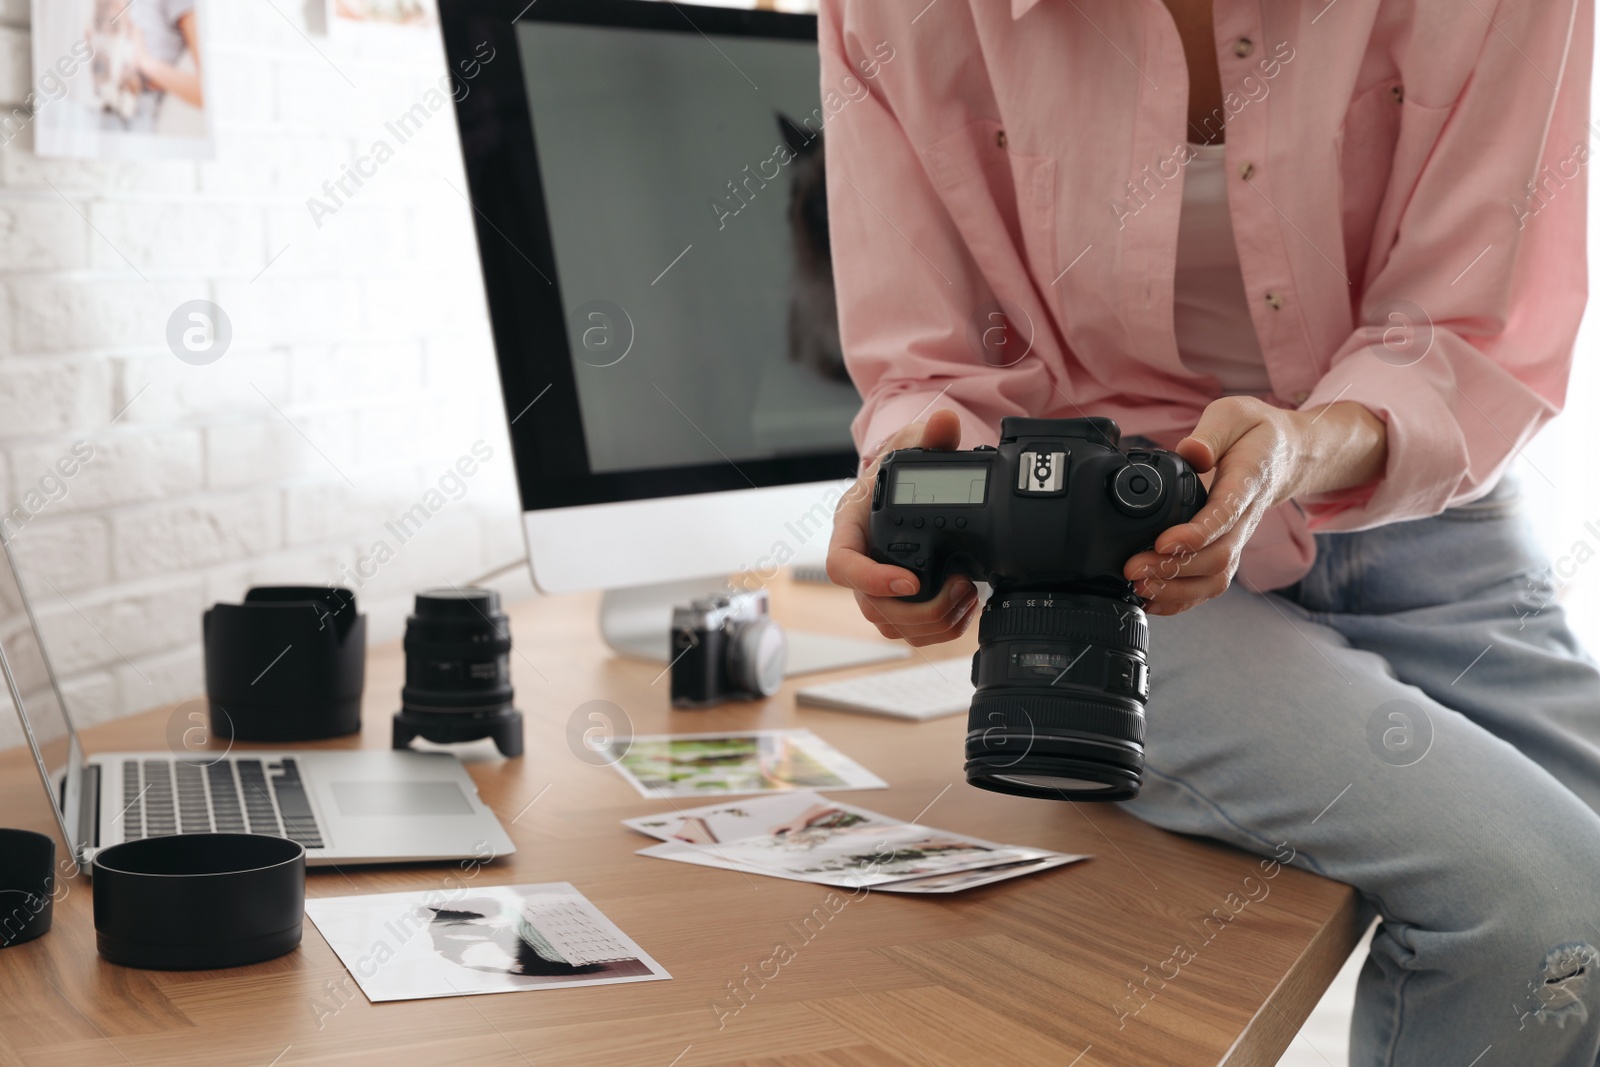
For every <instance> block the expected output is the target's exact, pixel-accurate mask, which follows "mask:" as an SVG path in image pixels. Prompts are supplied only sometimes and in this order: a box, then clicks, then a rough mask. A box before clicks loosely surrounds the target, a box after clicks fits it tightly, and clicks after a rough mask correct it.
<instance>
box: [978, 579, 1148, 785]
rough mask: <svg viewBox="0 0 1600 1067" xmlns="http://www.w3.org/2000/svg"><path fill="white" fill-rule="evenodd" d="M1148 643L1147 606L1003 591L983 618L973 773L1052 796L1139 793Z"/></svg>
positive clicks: (988, 781) (984, 782) (1089, 597)
mask: <svg viewBox="0 0 1600 1067" xmlns="http://www.w3.org/2000/svg"><path fill="white" fill-rule="evenodd" d="M1149 647H1150V635H1149V629H1148V627H1147V625H1146V622H1145V616H1144V611H1143V610H1142V609H1140V608H1139V607H1138V606H1137V605H1134V604H1130V603H1127V602H1125V601H1121V600H1117V599H1114V598H1111V597H1106V596H1094V595H1087V594H1072V593H1052V592H1043V591H1017V592H1007V593H1000V592H997V593H995V594H994V596H992V597H991V598H990V600H989V603H988V604H986V605H985V606H984V609H983V617H982V619H981V621H980V622H979V624H978V654H977V656H976V657H975V659H974V666H973V673H974V682H975V684H976V686H977V692H976V693H975V694H974V695H973V698H972V710H971V712H969V714H968V719H967V764H966V771H967V781H968V782H969V783H970V784H972V785H975V786H978V787H980V788H982V789H990V790H993V791H995V792H997V793H1011V794H1015V795H1017V796H1026V797H1037V798H1041V799H1046V800H1126V799H1128V798H1130V797H1134V796H1137V795H1138V793H1139V777H1140V773H1141V772H1142V771H1143V769H1144V704H1145V701H1146V700H1147V699H1148V698H1149V695H1150V682H1149V678H1150V675H1149V668H1148V666H1147V663H1146V659H1145V654H1146V652H1147V651H1148V649H1149Z"/></svg>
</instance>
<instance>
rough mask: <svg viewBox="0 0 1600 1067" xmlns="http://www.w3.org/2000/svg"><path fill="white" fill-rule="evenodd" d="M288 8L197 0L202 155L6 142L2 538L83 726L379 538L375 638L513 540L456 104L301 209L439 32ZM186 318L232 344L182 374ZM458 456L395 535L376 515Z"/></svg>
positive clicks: (500, 559)
mask: <svg viewBox="0 0 1600 1067" xmlns="http://www.w3.org/2000/svg"><path fill="white" fill-rule="evenodd" d="M307 6H308V5H303V4H282V3H280V4H276V5H269V4H258V3H233V2H225V3H218V2H213V3H211V4H210V6H209V15H210V23H209V38H210V39H209V40H208V41H207V45H208V48H209V52H210V54H209V55H208V57H207V62H208V66H209V68H210V71H211V73H212V83H211V91H212V94H211V99H210V101H209V107H210V108H211V111H212V115H213V121H214V122H215V124H216V133H217V145H218V151H217V157H216V159H215V160H209V161H204V162H199V163H193V162H174V161H161V162H149V163H116V162H97V161H68V160H51V159H39V158H37V157H36V156H34V155H33V153H32V134H31V131H28V132H25V133H24V134H23V135H22V136H21V137H19V138H18V139H17V140H16V141H14V142H13V143H11V144H10V145H6V146H3V147H0V502H4V504H5V507H6V510H7V512H11V510H12V509H13V508H14V507H16V506H18V505H19V504H20V503H21V502H22V501H23V500H24V499H25V494H28V493H29V492H30V491H33V492H34V494H35V495H34V496H33V497H31V498H29V499H31V501H32V502H33V503H34V504H38V503H40V502H42V503H43V506H42V507H36V508H30V509H29V510H32V511H34V512H35V513H34V514H33V516H32V517H31V518H27V520H26V524H25V525H24V526H22V528H21V532H20V533H19V534H18V536H17V537H16V540H15V545H16V550H17V553H18V556H19V558H20V559H21V560H22V565H23V568H24V571H25V576H26V577H27V578H28V579H29V580H30V582H31V585H32V587H33V592H34V594H35V596H36V598H37V599H38V600H39V601H40V609H41V615H42V617H43V621H44V625H45V628H46V637H47V640H48V641H50V643H51V648H52V652H53V654H54V656H55V658H56V662H57V665H58V668H59V669H60V670H61V672H62V673H63V683H64V686H65V689H66V691H67V694H68V699H69V700H70V702H71V704H72V707H73V710H74V711H75V712H77V713H78V715H79V717H80V718H82V719H83V720H84V721H86V722H98V721H101V720H103V719H107V718H111V717H114V716H116V715H121V714H127V713H130V712H133V711H136V710H140V709H142V708H147V707H151V706H153V705H156V704H159V703H162V702H166V701H170V700H177V699H181V698H184V697H187V696H193V695H196V694H198V693H199V692H200V691H201V689H202V679H201V658H200V646H199V636H200V614H201V612H202V611H203V610H204V608H205V607H206V606H207V605H209V604H211V603H213V602H215V601H217V600H222V599H230V600H231V599H237V598H238V597H239V596H240V595H242V594H243V592H244V590H245V589H246V588H247V587H248V586H250V585H252V584H263V583H285V582H297V583H298V582H305V583H317V584H327V583H329V582H332V581H335V580H337V578H338V576H339V574H340V572H341V568H344V569H345V573H349V574H354V573H356V572H355V568H356V566H357V563H358V561H359V560H360V559H361V558H362V557H363V556H367V555H369V554H370V553H371V551H372V548H373V544H374V542H375V541H377V540H379V539H382V540H385V541H386V542H388V544H389V545H390V547H392V548H395V549H397V555H396V557H395V558H394V559H393V560H391V561H390V562H388V563H387V564H385V565H384V566H382V567H381V568H379V569H378V571H377V573H376V574H375V575H374V576H373V577H372V578H371V579H370V580H368V581H364V584H363V586H362V588H361V589H359V590H358V597H359V598H360V600H361V602H362V604H363V607H364V609H365V610H366V611H367V612H368V614H369V616H370V621H369V633H370V635H371V637H372V639H373V640H375V641H382V640H387V639H390V638H392V637H395V636H397V635H398V634H399V632H400V629H401V626H402V625H403V620H404V616H405V613H406V611H407V610H408V608H409V603H410V596H411V594H412V593H414V592H415V591H416V590H418V589H421V588H424V587H426V586H429V585H436V584H440V583H441V582H443V581H446V580H449V581H454V582H462V581H465V580H467V579H470V578H472V577H474V576H475V575H477V574H480V573H482V572H484V571H486V570H489V569H490V568H491V567H493V566H495V565H498V564H500V563H504V562H508V561H510V560H512V559H514V558H516V556H517V555H518V554H520V552H521V550H522V547H521V536H520V533H519V532H518V525H517V515H516V513H517V504H516V499H515V492H514V489H513V482H512V474H511V455H510V447H509V445H508V443H507V441H506V437H505V429H504V418H503V415H502V413H501V410H500V406H499V404H500V402H499V395H498V392H497V389H496V385H495V377H494V368H493V356H492V351H491V348H490V344H489V338H488V325H487V320H486V314H485V311H484V307H483V297H482V291H481V287H480V282H479V277H478V268H477V257H476V253H475V251H474V246H473V239H472V230H471V215H470V209H469V208H468V206H467V204H466V203H465V202H464V201H463V200H462V199H461V196H460V195H459V194H458V193H457V192H456V191H455V190H457V189H459V190H465V188H466V182H465V179H464V178H463V176H462V174H461V168H460V162H459V154H458V151H457V148H456V140H455V125H454V116H453V114H452V113H451V112H450V110H449V109H445V110H443V111H440V112H437V113H433V114H431V115H430V116H429V118H428V119H427V121H426V122H425V123H424V124H423V128H422V130H421V131H420V132H419V133H418V134H417V135H416V136H415V137H413V138H412V139H411V140H409V141H407V143H406V144H404V145H402V146H400V148H399V149H398V151H397V153H396V155H395V158H394V159H393V160H391V161H390V162H388V163H386V164H384V165H383V166H382V167H381V168H380V169H379V171H378V174H377V175H376V176H375V177H373V178H370V179H368V180H367V181H366V184H365V185H364V186H363V187H362V188H361V189H360V190H359V192H358V193H357V195H356V196H354V197H353V198H350V199H349V200H348V201H347V202H346V204H345V205H344V206H343V207H342V208H341V209H340V210H339V211H338V212H337V213H336V214H334V215H332V216H330V217H325V218H323V219H322V225H321V226H320V227H318V226H316V225H315V224H314V222H313V220H312V218H311V215H310V213H309V212H308V211H307V208H306V200H307V198H308V197H311V196H313V195H319V196H320V195H322V184H323V182H325V181H327V180H329V179H331V178H336V177H337V176H338V175H339V174H340V172H341V167H342V166H343V165H346V164H350V163H353V162H354V161H355V159H356V158H357V157H358V156H360V155H362V154H364V153H365V152H367V151H368V150H369V148H370V146H371V144H372V142H373V141H374V139H376V138H377V137H379V136H380V135H383V124H384V122H386V121H387V120H389V119H391V118H393V117H395V116H397V115H399V114H401V113H403V112H405V111H406V110H408V109H409V108H411V107H412V105H413V104H415V103H417V102H418V101H419V100H420V99H421V97H422V93H423V92H424V90H425V89H427V88H428V87H429V86H431V85H434V84H436V82H437V80H438V78H439V76H440V75H441V74H442V73H443V69H444V68H443V62H442V59H441V57H440V53H439V46H438V40H437V34H436V31H435V32H416V33H409V34H408V33H395V32H383V31H378V32H374V33H370V34H363V33H361V32H360V31H355V32H348V33H338V34H336V35H334V36H333V37H328V36H325V35H321V34H319V33H318V32H317V29H318V27H312V26H307V25H306V24H305V23H304V21H302V20H303V19H304V11H303V9H304V8H305V7H307ZM27 8H28V4H27V2H26V0H0V103H7V104H14V103H16V102H17V101H19V100H20V97H21V95H22V94H23V93H24V92H26V89H27V86H28V83H29V77H30V76H29V63H28V49H29V37H28V26H27V19H28V13H27ZM275 9H276V10H275ZM284 16H288V18H290V19H294V20H296V25H297V26H298V28H299V29H300V30H301V31H304V32H305V33H306V34H307V35H308V36H309V37H310V40H311V42H313V43H314V46H315V47H314V48H313V44H308V42H307V40H306V39H305V38H303V37H302V36H301V35H300V34H299V33H297V32H296V31H295V28H294V27H291V26H290V25H288V24H287V23H286V22H285V21H284ZM318 50H320V51H321V52H322V53H323V55H319V54H318ZM324 56H325V57H326V58H324ZM346 79H348V80H346ZM352 83H353V87H352ZM7 111H9V107H8V108H7ZM452 186H454V188H452ZM269 262H270V266H269ZM196 298H204V299H209V300H213V301H215V302H217V303H218V304H219V305H221V307H222V308H223V309H224V311H225V312H226V313H227V314H228V316H229V318H230V320H231V322H232V325H233V340H232V343H231V346H230V348H229V351H228V352H227V354H226V355H225V356H223V358H222V359H221V360H219V361H218V362H216V363H213V364H211V365H208V366H203V367H196V366H191V365H189V364H186V363H183V362H180V361H179V360H178V359H176V358H175V357H174V356H173V355H172V354H171V353H170V351H168V349H167V346H166V340H165V336H166V324H167V319H168V317H169V315H170V314H171V313H172V311H173V309H174V308H175V307H177V306H178V305H179V304H181V303H184V302H186V301H189V300H192V299H196ZM119 413H120V414H119ZM479 440H482V441H484V442H486V443H487V444H488V445H489V447H490V448H492V449H493V458H492V459H491V460H490V461H489V462H487V463H485V464H483V465H482V468H481V470H480V471H479V472H478V473H477V474H476V475H474V476H473V477H472V478H471V479H470V480H468V487H467V491H466V493H465V494H464V495H463V496H462V497H461V499H459V500H452V501H450V502H449V503H448V504H447V505H446V506H445V507H444V508H443V509H442V510H441V511H440V512H438V513H437V514H435V515H433V516H432V517H431V518H430V519H429V520H428V521H427V523H425V524H424V526H423V528H422V530H421V531H420V532H419V533H418V534H417V535H416V536H415V537H413V538H411V539H410V540H408V541H406V542H405V543H404V544H400V543H399V542H398V539H397V538H396V537H394V535H393V534H391V533H390V532H389V531H388V530H386V528H385V525H384V524H385V523H386V522H389V521H391V520H393V519H395V518H396V517H397V516H399V515H401V514H402V513H404V512H405V511H406V510H407V509H408V508H410V507H412V506H413V505H414V504H415V503H416V502H417V501H418V499H419V498H420V497H421V495H422V494H423V492H424V491H425V490H427V489H428V488H429V487H431V486H433V485H435V484H436V482H437V480H438V478H439V476H440V475H441V474H442V473H443V472H444V471H445V470H447V469H448V468H450V467H451V466H452V465H453V464H454V463H455V461H456V459H457V457H459V456H461V455H463V454H467V453H468V452H469V450H470V449H471V447H472V445H473V443H474V442H475V441H479ZM80 441H81V442H84V445H83V446H80V448H84V447H86V448H89V449H92V450H93V458H92V459H90V460H88V461H87V462H85V463H82V464H81V465H80V466H79V469H77V471H76V473H75V474H74V475H73V476H72V477H70V478H59V476H58V475H55V474H52V472H55V471H57V466H56V465H57V462H58V461H59V460H60V459H61V458H62V457H63V456H70V455H71V454H72V450H73V447H74V444H75V443H76V442H80ZM58 478H59V480H58ZM41 479H45V480H46V481H45V483H44V488H43V489H41ZM45 490H48V492H46V491H45ZM397 695H398V694H397ZM16 741H17V737H16V734H15V731H14V727H13V724H12V723H11V722H10V721H9V720H5V719H0V747H4V746H6V745H10V744H14V743H16Z"/></svg>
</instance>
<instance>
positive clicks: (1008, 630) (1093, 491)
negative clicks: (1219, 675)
mask: <svg viewBox="0 0 1600 1067" xmlns="http://www.w3.org/2000/svg"><path fill="white" fill-rule="evenodd" d="M1120 437H1121V431H1120V430H1119V429H1118V428H1117V424H1116V423H1115V422H1113V421H1112V420H1110V419H1027V418H1008V419H1005V420H1003V421H1002V422H1001V424H1000V447H999V448H995V447H993V446H990V445H984V446H980V447H979V448H977V449H975V450H973V451H971V452H940V451H930V450H926V449H921V448H906V449H900V450H898V451H896V452H891V453H890V454H889V455H888V456H886V457H885V458H884V460H883V462H882V464H881V465H880V466H879V468H878V480H877V483H876V485H874V487H873V492H872V520H871V535H872V546H871V550H872V556H873V558H874V559H876V560H878V561H879V562H881V563H892V564H895V565H896V566H899V567H904V568H906V569H907V570H909V571H912V572H913V573H915V574H916V575H917V578H918V579H919V580H920V581H921V583H922V584H921V588H920V589H919V590H918V592H917V594H916V595H915V596H910V597H906V598H904V599H906V600H912V601H923V600H931V599H932V598H933V597H935V596H937V595H938V593H939V590H940V588H941V587H942V586H943V585H944V580H945V578H946V577H947V576H949V575H951V574H965V575H967V576H968V577H970V578H972V579H973V580H975V581H987V582H988V583H990V585H991V586H992V587H993V595H992V596H991V597H990V598H989V601H988V603H987V604H985V605H984V609H983V616H982V618H981V620H980V621H979V623H978V651H977V654H976V655H974V656H973V657H972V683H973V685H975V686H976V687H977V692H976V693H975V694H974V695H973V698H972V710H971V711H970V712H969V713H968V718H967V763H966V772H967V781H968V783H970V784H972V785H975V786H979V787H981V788H984V789H992V790H995V791H996V792H1000V793H1015V794H1018V795H1020V796H1030V797H1040V798H1043V799H1049V800H1126V799H1128V798H1129V797H1134V796H1137V795H1138V793H1139V779H1140V774H1141V772H1142V771H1143V769H1144V705H1145V701H1146V700H1147V699H1149V696H1150V673H1149V667H1148V664H1147V661H1146V653H1147V652H1148V650H1149V647H1150V633H1149V629H1148V627H1147V624H1146V622H1145V615H1144V609H1143V606H1142V603H1141V601H1140V600H1139V598H1138V596H1137V595H1135V594H1134V592H1133V587H1132V585H1131V584H1130V583H1129V582H1128V581H1126V580H1125V579H1124V578H1123V577H1122V568H1123V567H1124V565H1126V563H1127V562H1128V560H1129V558H1131V557H1132V556H1134V555H1136V554H1137V553H1139V552H1142V551H1144V550H1145V549H1148V548H1150V547H1151V545H1152V544H1154V542H1155V539H1156V536H1157V535H1158V534H1160V533H1161V531H1162V530H1165V529H1167V528H1168V527H1171V526H1176V525H1179V524H1180V523H1184V522H1187V521H1189V520H1190V519H1192V518H1194V516H1195V515H1196V514H1197V513H1198V512H1199V510H1200V508H1201V507H1202V506H1203V505H1204V504H1205V500H1206V492H1205V488H1204V487H1203V486H1202V485H1201V484H1200V479H1199V477H1198V476H1196V474H1195V472H1194V470H1193V469H1192V468H1191V467H1190V466H1189V464H1188V463H1186V462H1185V461H1184V460H1183V458H1182V457H1181V456H1179V455H1177V454H1176V453H1174V452H1167V451H1165V450H1162V449H1130V450H1128V451H1127V452H1123V451H1122V450H1121V449H1120V448H1119V447H1118V442H1119V439H1120Z"/></svg>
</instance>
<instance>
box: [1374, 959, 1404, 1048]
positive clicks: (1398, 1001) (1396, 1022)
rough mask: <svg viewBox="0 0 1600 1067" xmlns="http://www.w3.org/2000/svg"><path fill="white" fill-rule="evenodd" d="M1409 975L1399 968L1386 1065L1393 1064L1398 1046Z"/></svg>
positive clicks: (1395, 985) (1390, 1022)
mask: <svg viewBox="0 0 1600 1067" xmlns="http://www.w3.org/2000/svg"><path fill="white" fill-rule="evenodd" d="M1368 951H1369V952H1370V951H1371V950H1370V949H1369V950H1368ZM1411 975H1412V972H1411V971H1410V970H1409V969H1407V968H1401V970H1400V978H1399V980H1397V981H1396V982H1395V984H1394V1012H1393V1014H1392V1015H1391V1016H1390V1021H1389V1047H1388V1048H1386V1049H1384V1052H1383V1062H1384V1063H1385V1064H1386V1065H1387V1064H1392V1063H1394V1050H1395V1046H1397V1045H1399V1044H1400V1026H1401V1023H1402V1021H1403V1020H1404V1018H1405V999H1406V983H1407V982H1409V981H1410V980H1411Z"/></svg>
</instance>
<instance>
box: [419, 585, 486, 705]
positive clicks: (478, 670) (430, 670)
mask: <svg viewBox="0 0 1600 1067" xmlns="http://www.w3.org/2000/svg"><path fill="white" fill-rule="evenodd" d="M405 649H406V684H405V688H404V689H402V690H401V691H400V700H401V702H402V703H403V704H404V705H405V708H406V710H407V711H431V712H440V711H443V712H465V713H467V714H473V713H482V712H489V713H497V712H500V711H502V710H504V709H506V708H509V707H510V706H511V699H512V690H511V667H510V660H509V657H508V654H509V653H510V651H511V625H510V622H509V621H508V620H507V619H506V617H505V616H504V615H503V614H501V613H500V594H498V593H496V592H495V591H494V590H492V589H459V590H458V589H429V590H426V591H425V592H421V593H418V594H417V600H416V606H415V608H414V611H413V614H412V615H411V617H410V618H409V619H407V620H406V639H405Z"/></svg>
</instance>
